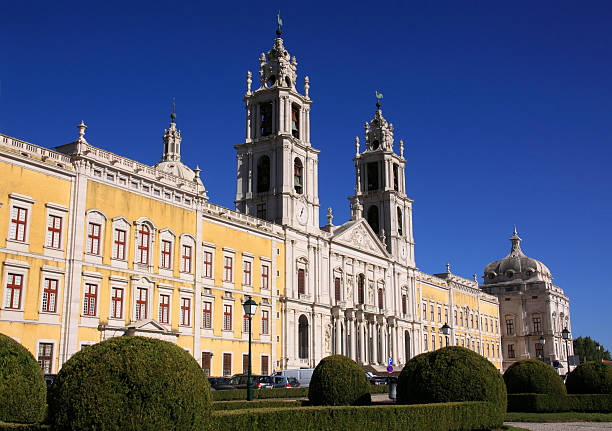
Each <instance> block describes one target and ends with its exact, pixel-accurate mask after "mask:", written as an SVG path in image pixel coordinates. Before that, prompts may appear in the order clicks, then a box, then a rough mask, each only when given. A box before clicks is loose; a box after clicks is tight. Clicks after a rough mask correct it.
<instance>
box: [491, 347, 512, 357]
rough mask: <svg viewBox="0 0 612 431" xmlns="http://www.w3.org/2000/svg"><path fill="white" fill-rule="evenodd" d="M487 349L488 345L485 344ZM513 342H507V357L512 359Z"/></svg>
mask: <svg viewBox="0 0 612 431" xmlns="http://www.w3.org/2000/svg"><path fill="white" fill-rule="evenodd" d="M488 350H489V346H488V345H487V351H488ZM514 357H515V353H514V344H508V358H511V359H514Z"/></svg>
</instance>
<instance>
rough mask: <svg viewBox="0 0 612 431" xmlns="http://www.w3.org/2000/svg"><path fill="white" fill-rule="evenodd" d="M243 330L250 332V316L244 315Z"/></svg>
mask: <svg viewBox="0 0 612 431" xmlns="http://www.w3.org/2000/svg"><path fill="white" fill-rule="evenodd" d="M242 332H249V316H248V315H246V314H245V315H244V316H242Z"/></svg>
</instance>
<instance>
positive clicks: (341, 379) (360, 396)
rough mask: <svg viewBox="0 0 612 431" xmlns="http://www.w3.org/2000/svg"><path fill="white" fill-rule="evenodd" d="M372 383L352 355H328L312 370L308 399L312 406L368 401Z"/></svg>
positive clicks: (355, 403) (356, 403)
mask: <svg viewBox="0 0 612 431" xmlns="http://www.w3.org/2000/svg"><path fill="white" fill-rule="evenodd" d="M371 386H372V385H371V384H370V382H369V381H368V378H367V377H366V375H365V373H364V372H363V368H361V367H360V366H359V365H357V363H356V362H355V361H353V360H352V359H351V358H349V357H347V356H344V355H332V356H327V357H325V358H323V359H321V361H320V362H319V363H318V365H317V367H316V368H315V369H314V371H313V373H312V378H311V379H310V388H309V389H308V399H309V400H310V402H311V403H312V405H315V406H349V405H353V406H354V405H358V406H363V405H368V404H370V403H371V401H372V398H371V396H370V387H371Z"/></svg>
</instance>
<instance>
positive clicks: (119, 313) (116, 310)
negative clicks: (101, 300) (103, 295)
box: [111, 287, 123, 319]
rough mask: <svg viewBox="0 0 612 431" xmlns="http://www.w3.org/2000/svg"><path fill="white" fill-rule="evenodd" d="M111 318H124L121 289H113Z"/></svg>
mask: <svg viewBox="0 0 612 431" xmlns="http://www.w3.org/2000/svg"><path fill="white" fill-rule="evenodd" d="M111 318H112V319H122V318H123V289H122V288H120V287H112V288H111Z"/></svg>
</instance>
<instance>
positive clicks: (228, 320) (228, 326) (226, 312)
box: [223, 305, 232, 331]
mask: <svg viewBox="0 0 612 431" xmlns="http://www.w3.org/2000/svg"><path fill="white" fill-rule="evenodd" d="M223 330H224V331H231V330H232V306H231V305H224V306H223Z"/></svg>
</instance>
